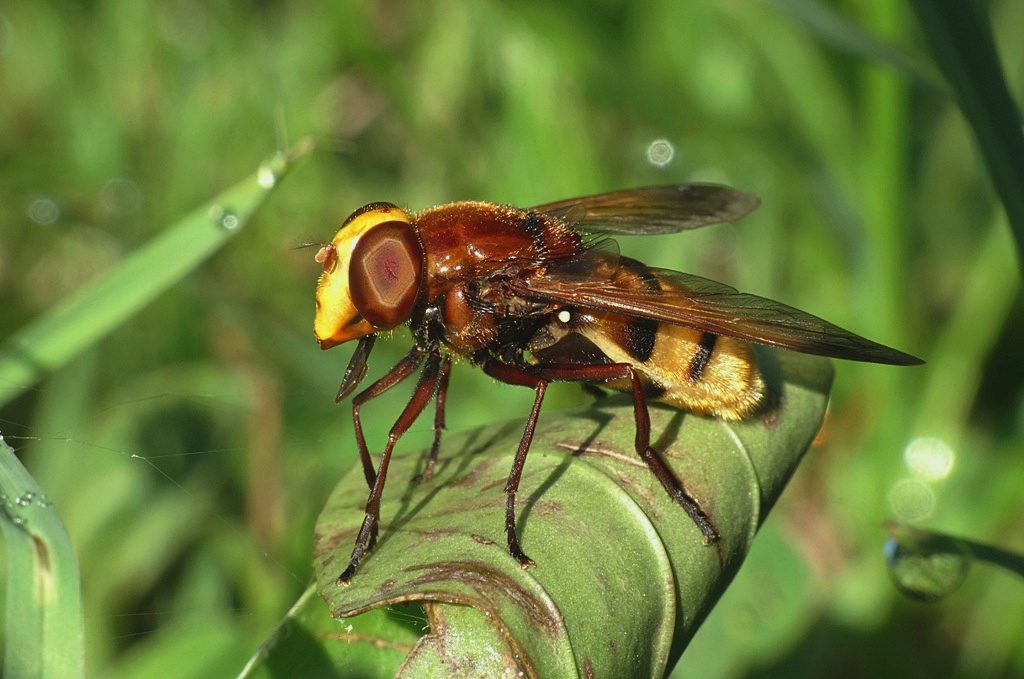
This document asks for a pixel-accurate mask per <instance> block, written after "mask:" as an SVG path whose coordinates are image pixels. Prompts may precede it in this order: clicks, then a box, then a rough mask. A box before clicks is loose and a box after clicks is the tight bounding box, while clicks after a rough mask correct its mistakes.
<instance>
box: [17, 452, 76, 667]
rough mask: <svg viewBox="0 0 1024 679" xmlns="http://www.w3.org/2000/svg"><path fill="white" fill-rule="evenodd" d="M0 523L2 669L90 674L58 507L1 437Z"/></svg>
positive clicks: (70, 551)
mask: <svg viewBox="0 0 1024 679" xmlns="http://www.w3.org/2000/svg"><path fill="white" fill-rule="evenodd" d="M0 529H2V531H3V536H4V542H5V544H6V547H7V550H6V551H7V588H6V589H7V602H6V604H7V606H6V630H5V631H6V634H5V644H6V650H5V654H4V671H3V676H5V677H19V678H21V679H72V678H73V677H82V676H85V628H84V625H85V623H84V620H83V618H82V586H81V578H80V576H79V572H78V561H77V559H76V558H75V552H74V549H73V548H72V546H71V539H70V538H69V537H68V534H67V531H66V530H65V529H64V524H63V523H62V522H61V520H60V517H59V516H57V511H56V510H55V509H54V508H53V505H52V504H51V503H50V501H49V500H48V499H47V497H46V495H45V494H44V493H43V490H42V488H40V487H39V485H38V484H37V483H36V482H35V479H33V478H32V475H31V474H29V473H28V471H27V470H26V469H25V468H24V467H23V466H22V465H21V462H20V461H19V460H18V458H17V457H15V455H14V451H13V450H11V448H10V447H9V446H8V445H7V443H6V442H4V440H3V438H0Z"/></svg>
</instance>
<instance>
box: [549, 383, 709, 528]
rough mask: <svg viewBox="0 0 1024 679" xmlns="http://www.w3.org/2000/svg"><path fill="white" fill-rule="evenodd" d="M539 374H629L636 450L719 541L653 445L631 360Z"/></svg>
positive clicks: (700, 525)
mask: <svg viewBox="0 0 1024 679" xmlns="http://www.w3.org/2000/svg"><path fill="white" fill-rule="evenodd" d="M533 372H535V374H536V375H538V376H539V377H542V378H544V379H547V380H550V381H552V382H571V381H588V382H600V381H607V380H614V379H621V378H624V377H628V378H629V379H630V381H631V382H632V386H633V419H634V421H635V422H636V444H635V445H636V452H637V454H638V455H639V456H640V459H642V460H643V461H644V462H645V463H646V464H647V467H648V468H649V469H650V470H651V472H652V473H653V474H654V476H655V478H657V479H658V481H659V482H660V483H661V485H662V487H663V488H664V489H665V491H666V492H667V493H668V494H669V497H671V498H672V499H673V500H675V501H676V502H677V503H678V504H679V505H680V506H681V507H682V508H683V510H684V511H686V513H687V515H689V517H690V519H692V520H693V522H694V523H695V524H697V527H698V528H700V532H701V534H702V535H703V536H704V544H710V543H712V542H716V541H717V540H718V537H719V536H718V530H717V529H716V528H715V525H714V523H712V521H711V518H710V517H709V516H708V515H707V513H705V511H704V510H703V509H702V508H701V506H700V503H699V502H697V500H696V498H694V497H693V496H692V495H690V493H689V492H688V491H687V490H686V487H685V486H684V485H683V484H682V482H680V481H679V479H677V478H676V477H675V475H674V474H673V473H672V470H671V469H669V468H668V465H666V464H665V462H664V460H662V459H661V456H660V455H658V453H657V451H655V450H654V448H651V417H650V413H649V412H648V410H647V399H646V398H644V391H643V385H642V384H641V383H640V376H639V375H638V374H637V372H636V370H635V369H634V368H633V366H632V365H630V364H629V363H610V364H602V365H573V364H543V365H539V366H537V367H536V369H535V370H534V371H533Z"/></svg>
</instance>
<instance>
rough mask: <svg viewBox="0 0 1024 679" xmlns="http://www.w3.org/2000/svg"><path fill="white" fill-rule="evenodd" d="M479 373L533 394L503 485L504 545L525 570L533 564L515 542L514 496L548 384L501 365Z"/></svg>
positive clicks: (487, 365) (492, 364)
mask: <svg viewBox="0 0 1024 679" xmlns="http://www.w3.org/2000/svg"><path fill="white" fill-rule="evenodd" d="M483 370H484V372H485V373H487V374H488V375H490V376H491V377H493V378H494V379H496V380H498V381H500V382H504V383H506V384H513V385H516V386H521V387H532V388H533V390H534V392H535V394H536V396H535V397H534V399H533V408H532V409H531V410H530V417H529V418H528V419H527V420H526V427H525V428H524V429H523V437H522V438H521V439H519V448H518V450H516V456H515V459H513V461H512V471H510V472H509V474H508V481H507V482H506V483H505V537H506V539H507V541H508V553H509V554H511V555H512V557H513V558H514V559H515V560H516V561H518V562H519V565H520V566H522V567H523V568H528V567H530V566H532V565H533V560H532V559H531V558H530V557H528V556H526V554H525V553H524V552H523V550H522V548H521V547H520V546H519V538H518V537H517V536H516V492H517V491H518V490H519V479H520V478H521V477H522V475H523V465H525V464H526V454H527V453H528V452H530V443H531V442H532V441H533V432H534V429H536V427H537V417H538V416H539V415H540V406H541V403H543V401H544V394H545V392H546V391H547V388H548V383H547V381H546V380H544V379H543V378H540V377H537V376H535V375H531V374H530V373H528V372H526V371H525V370H523V369H521V368H517V367H515V366H511V365H505V364H504V363H497V362H487V363H484V364H483Z"/></svg>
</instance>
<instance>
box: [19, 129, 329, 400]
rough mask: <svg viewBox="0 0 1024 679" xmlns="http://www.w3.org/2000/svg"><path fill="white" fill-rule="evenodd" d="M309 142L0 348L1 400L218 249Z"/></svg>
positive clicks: (74, 352) (305, 150)
mask: <svg viewBox="0 0 1024 679" xmlns="http://www.w3.org/2000/svg"><path fill="white" fill-rule="evenodd" d="M311 148H312V144H311V143H310V142H308V141H305V142H300V143H299V144H296V145H295V146H294V147H292V148H291V149H290V150H288V151H285V152H281V153H277V154H276V155H274V156H272V157H271V158H269V159H268V160H266V161H264V162H263V163H262V164H261V165H260V168H259V170H258V171H257V172H256V173H255V174H253V175H252V176H250V177H248V178H246V179H244V180H243V181H241V182H239V183H238V184H236V185H235V186H233V187H231V188H230V189H228V190H226V191H224V192H223V193H221V194H220V195H219V196H217V197H216V198H214V199H213V200H212V201H210V202H209V203H207V204H206V205H203V206H202V207H200V208H199V209H197V210H195V211H194V212H192V214H190V215H188V216H186V217H185V218H184V219H182V220H181V221H179V222H178V223H176V224H174V225H173V226H172V227H170V228H169V229H168V230H167V231H165V232H163V233H161V234H160V235H159V236H157V237H156V238H154V239H153V240H152V241H151V242H150V243H148V244H147V245H145V246H143V247H142V248H139V249H138V250H137V251H136V252H134V253H132V254H131V255H129V256H128V257H127V258H126V259H125V260H124V261H123V262H121V264H120V265H119V266H118V267H117V268H116V269H114V270H113V271H111V272H110V273H108V274H107V275H105V276H103V277H102V278H101V279H99V280H97V281H96V282H94V283H92V284H91V285H89V286H88V287H86V288H85V289H84V290H82V292H81V293H80V294H78V295H75V296H73V297H71V298H69V299H68V300H66V301H65V302H64V303H62V304H59V305H57V306H56V307H54V308H53V309H52V310H51V311H49V312H47V313H46V314H45V315H43V316H42V317H40V318H38V319H36V320H35V321H33V322H32V323H30V324H29V325H28V326H26V327H25V328H22V329H21V330H20V331H19V332H17V333H15V334H14V335H12V336H11V337H10V338H9V339H8V340H7V341H6V342H5V343H4V344H3V346H2V347H0V406H3V405H4V404H5V403H7V402H9V401H10V400H12V399H13V398H14V397H16V396H17V395H18V394H20V393H21V392H22V391H24V390H25V389H27V388H29V387H30V386H31V385H32V384H33V383H34V382H35V381H36V380H37V379H39V378H40V377H41V376H42V375H43V374H44V373H46V372H48V371H51V370H54V369H56V368H59V367H60V366H62V365H64V364H65V363H66V362H67V361H68V360H70V359H71V358H73V357H75V356H76V355H78V354H79V353H81V352H82V351H83V350H84V349H87V348H88V347H90V346H92V344H93V343H94V342H96V341H98V340H99V339H101V338H102V337H104V336H105V335H106V334H107V333H109V332H110V331H112V330H113V329H114V328H116V327H117V326H119V325H120V324H121V323H123V322H124V321H125V320H127V319H128V318H130V317H131V316H132V315H133V314H135V313H136V312H137V311H139V310H140V309H142V308H143V307H145V306H146V305H147V304H149V303H150V302H152V301H153V299H154V298H156V297H157V296H158V295H160V294H161V293H162V292H164V291H165V290H167V288H169V287H170V286H172V285H174V284H175V283H177V282H178V281H180V280H181V279H182V278H184V277H185V276H186V275H187V274H188V273H189V272H190V271H192V269H194V268H195V267H196V266H198V265H199V264H200V263H201V262H203V260H205V259H206V258H207V257H209V256H210V255H211V254H213V253H214V252H216V251H217V249H218V248H220V247H221V246H222V245H223V244H224V243H225V242H227V240H228V239H229V238H231V237H232V236H234V235H235V234H236V233H238V231H240V230H241V228H242V227H243V226H245V225H246V224H247V223H248V222H249V220H250V219H251V218H252V216H253V214H254V213H255V212H256V209H257V208H259V206H260V205H261V204H262V203H263V201H264V200H265V199H266V198H267V196H268V195H269V194H270V192H271V191H272V190H273V188H274V187H275V186H277V184H278V183H279V181H280V179H281V177H282V176H283V175H284V174H285V173H286V172H287V171H288V170H289V169H290V168H291V167H292V166H294V164H295V161H297V160H298V159H299V158H301V157H302V156H304V155H306V154H307V153H308V152H309V151H310V150H311Z"/></svg>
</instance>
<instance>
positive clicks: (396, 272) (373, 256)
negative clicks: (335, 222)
mask: <svg viewBox="0 0 1024 679" xmlns="http://www.w3.org/2000/svg"><path fill="white" fill-rule="evenodd" d="M422 267H423V250H422V248H421V247H420V243H419V240H418V239H417V238H416V233H415V231H414V229H413V227H412V226H411V225H410V224H409V223H407V222H401V221H391V222H383V223H381V224H378V225H376V226H373V227H372V228H370V229H369V230H368V231H367V232H366V233H364V234H363V235H362V236H361V237H360V238H359V240H358V241H357V242H356V245H355V247H354V248H353V249H352V259H351V264H350V271H349V289H350V290H351V294H352V302H353V304H355V307H356V309H357V310H358V311H359V313H360V314H362V316H363V318H365V319H366V320H367V321H369V322H370V323H371V324H372V325H373V326H374V327H375V328H376V329H378V330H387V329H390V328H394V327H396V326H398V325H400V324H401V323H402V322H403V321H405V320H406V319H407V318H409V315H410V314H411V313H412V308H413V305H414V304H415V303H416V297H417V296H418V295H419V291H420V272H421V270H422Z"/></svg>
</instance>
